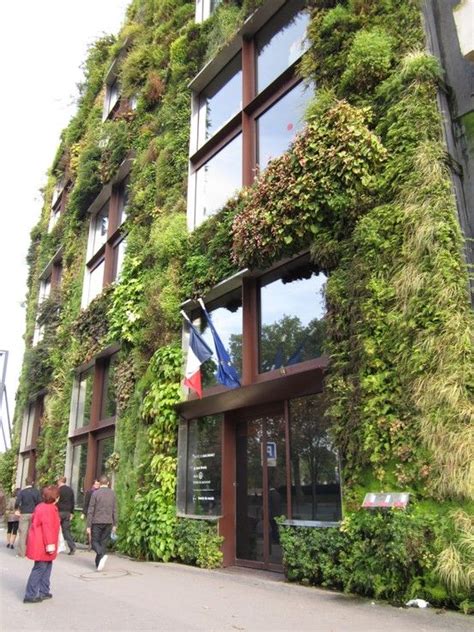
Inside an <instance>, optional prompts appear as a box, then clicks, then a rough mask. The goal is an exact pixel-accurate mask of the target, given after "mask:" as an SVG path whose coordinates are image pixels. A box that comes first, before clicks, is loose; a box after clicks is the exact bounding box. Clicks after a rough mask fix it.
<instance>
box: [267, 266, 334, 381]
mask: <svg viewBox="0 0 474 632" xmlns="http://www.w3.org/2000/svg"><path fill="white" fill-rule="evenodd" d="M325 282H326V277H325V275H324V274H322V273H321V274H315V273H313V272H312V271H311V269H310V268H309V267H308V266H302V267H297V268H294V269H291V268H290V269H285V270H284V271H282V270H280V269H278V270H276V271H275V272H272V273H270V274H268V275H266V276H264V277H263V278H262V280H261V283H260V330H259V337H260V360H259V367H260V372H265V371H272V370H275V369H279V368H281V367H285V366H291V365H294V364H297V363H299V362H304V361H305V360H310V359H311V358H316V357H318V356H321V355H322V353H323V347H324V341H325V320H324V316H325V311H326V310H325V303H324V295H323V291H324V286H325Z"/></svg>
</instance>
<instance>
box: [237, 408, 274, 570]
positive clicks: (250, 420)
mask: <svg viewBox="0 0 474 632" xmlns="http://www.w3.org/2000/svg"><path fill="white" fill-rule="evenodd" d="M242 417H243V418H241V419H240V420H238V421H237V424H236V562H237V563H238V564H240V565H245V566H255V567H259V568H264V569H271V570H280V569H281V568H282V551H281V547H280V543H279V537H278V526H277V523H276V520H275V518H276V517H277V516H280V515H281V514H282V513H286V494H285V493H284V492H285V479H286V447H285V422H284V416H283V414H282V410H281V406H273V408H270V409H267V411H265V412H264V413H263V414H262V413H260V414H259V415H258V416H252V415H251V414H250V416H245V415H243V416H242ZM282 492H283V494H282Z"/></svg>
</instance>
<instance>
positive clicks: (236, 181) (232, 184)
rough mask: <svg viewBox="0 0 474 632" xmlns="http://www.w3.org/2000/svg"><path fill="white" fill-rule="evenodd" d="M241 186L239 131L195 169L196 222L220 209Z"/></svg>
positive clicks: (240, 141)
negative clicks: (217, 151)
mask: <svg viewBox="0 0 474 632" xmlns="http://www.w3.org/2000/svg"><path fill="white" fill-rule="evenodd" d="M241 187H242V134H239V135H238V136H237V137H236V138H234V139H233V140H232V141H230V143H228V144H227V145H226V146H225V147H224V148H223V149H221V151H220V152H219V153H217V154H216V155H215V156H213V157H212V158H211V159H210V160H209V161H208V162H207V163H206V164H205V165H203V166H202V167H201V168H200V169H199V170H198V171H197V173H196V206H195V209H196V215H195V220H196V223H197V224H199V223H200V222H201V221H202V220H204V219H206V218H207V217H209V216H210V215H213V214H214V213H215V212H216V211H219V210H220V209H221V208H222V207H223V206H224V204H225V203H226V202H227V200H228V199H229V198H230V197H232V195H233V194H234V193H235V192H236V191H238V190H239V189H240V188H241Z"/></svg>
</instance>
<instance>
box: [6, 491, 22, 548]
mask: <svg viewBox="0 0 474 632" xmlns="http://www.w3.org/2000/svg"><path fill="white" fill-rule="evenodd" d="M19 493H20V488H19V487H17V488H16V489H15V492H14V493H13V496H10V498H9V499H8V500H7V507H6V517H7V549H14V548H15V540H16V535H17V533H18V522H19V517H18V516H17V514H16V510H15V502H16V499H17V496H18V494H19Z"/></svg>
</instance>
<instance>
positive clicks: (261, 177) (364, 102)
mask: <svg viewBox="0 0 474 632" xmlns="http://www.w3.org/2000/svg"><path fill="white" fill-rule="evenodd" d="M448 4H449V7H448ZM461 4H463V3H461ZM451 5H452V6H451ZM460 10H465V9H463V8H462V7H459V6H457V3H456V2H454V1H453V2H451V3H441V2H439V3H438V2H436V1H434V0H433V1H430V2H426V3H425V5H424V6H423V10H420V8H419V6H418V4H417V3H416V2H414V1H413V2H412V1H411V0H406V2H401V3H400V2H394V1H392V0H386V1H385V2H381V3H370V2H369V3H367V2H363V1H362V0H351V1H349V2H337V1H336V0H334V1H329V2H327V1H324V2H323V1H319V0H309V1H305V0H293V1H292V2H288V1H285V0H263V1H255V0H254V1H253V2H252V1H249V0H247V1H245V2H225V1H222V2H210V1H208V0H202V1H201V0H197V1H196V2H195V3H193V2H185V1H184V0H183V1H179V2H171V3H170V2H166V1H165V0H163V2H152V1H151V0H134V1H133V2H132V3H131V5H130V8H129V10H128V15H127V21H126V24H125V26H124V27H123V29H122V31H121V33H120V34H119V36H118V37H117V38H104V39H103V40H100V41H99V42H97V44H96V45H95V46H94V47H93V48H92V49H91V52H90V56H89V59H88V62H87V64H86V82H85V87H84V89H83V92H82V94H81V99H80V103H79V108H78V113H77V115H76V116H75V118H74V119H73V120H72V121H71V124H70V125H69V127H68V128H67V129H66V130H65V131H64V132H63V134H62V138H61V144H60V147H59V149H58V154H57V157H56V159H55V161H54V163H53V165H52V167H51V170H50V177H49V181H48V185H47V187H46V192H45V206H44V209H43V212H42V216H41V219H40V222H39V224H38V225H37V226H36V227H35V228H34V229H33V233H32V246H31V249H30V253H29V263H30V277H29V299H28V316H27V331H26V338H27V343H28V344H27V347H28V348H27V352H26V355H25V361H24V370H23V376H22V383H21V387H20V392H19V396H18V405H17V411H16V434H17V443H16V448H17V452H18V458H17V467H16V472H15V477H16V484H17V485H18V486H22V485H23V484H24V480H25V478H26V477H27V476H28V475H29V476H34V477H36V478H37V479H38V480H39V481H40V482H44V483H46V482H47V481H50V480H52V479H54V478H56V477H57V476H59V475H61V474H63V473H64V474H65V475H66V476H67V477H68V479H69V481H70V482H71V485H72V487H73V489H74V490H75V493H76V502H77V505H78V508H80V507H81V503H82V501H83V498H84V493H85V490H87V489H88V488H89V487H90V486H91V484H92V482H93V480H94V478H95V477H96V476H99V475H100V474H101V473H103V472H107V473H109V474H111V475H112V478H113V481H114V486H115V487H116V489H117V493H118V495H119V501H120V503H119V504H120V511H121V524H122V536H121V538H120V539H119V542H120V545H119V546H120V547H121V548H122V550H123V551H125V552H127V553H129V554H132V555H136V556H138V557H142V558H146V559H165V560H167V559H180V560H182V561H185V562H193V563H198V564H200V565H204V566H206V565H207V566H212V565H215V564H219V563H223V564H224V565H235V564H236V565H242V566H247V567H252V568H260V569H266V570H276V571H283V570H285V572H286V573H287V574H288V576H289V577H290V578H295V579H305V580H308V581H312V582H315V583H324V584H325V585H333V586H335V587H338V588H344V589H347V590H354V591H356V592H357V591H358V592H364V590H365V589H362V588H361V587H360V585H357V582H356V583H354V581H355V580H354V579H353V575H351V569H350V568H349V567H350V566H351V565H352V566H353V567H354V568H355V567H356V566H357V563H358V562H357V560H356V559H353V558H351V556H352V555H355V553H354V551H356V550H357V547H358V546H359V545H360V543H361V542H363V541H364V537H363V536H362V535H361V534H362V533H363V532H364V529H369V530H370V529H376V528H378V527H377V526H376V525H377V524H378V522H377V521H382V523H383V525H384V526H383V528H382V529H381V530H380V529H379V530H378V531H377V533H381V532H383V533H384V534H385V535H386V543H387V542H393V534H392V531H391V529H394V531H393V533H394V532H395V530H396V525H399V528H400V530H401V531H400V532H402V533H403V537H404V538H405V540H404V542H403V544H401V545H400V546H401V548H403V550H404V553H403V555H408V553H407V546H406V545H407V543H408V542H409V541H410V540H412V539H413V537H414V535H413V534H414V533H416V534H417V537H418V536H419V534H420V533H422V532H423V533H424V534H425V536H426V537H424V541H426V547H428V549H427V550H429V554H430V555H431V556H432V557H431V558H430V559H431V562H430V564H431V566H429V565H426V566H423V564H425V563H424V562H422V561H421V558H422V557H423V555H422V554H423V551H421V549H420V551H418V552H416V551H413V552H411V553H409V555H411V557H409V559H408V558H407V561H406V564H405V567H409V568H411V569H413V570H411V571H407V573H406V574H405V575H403V573H402V575H403V577H401V576H400V578H399V583H398V584H397V585H396V586H395V587H393V586H392V587H391V588H390V590H388V589H387V592H386V593H384V592H383V590H381V591H379V592H377V590H378V589H377V585H376V584H377V580H376V579H375V580H374V577H376V576H377V573H378V572H379V573H381V574H382V575H383V573H384V572H387V573H390V572H392V575H393V574H394V575H395V576H397V577H398V575H397V573H399V574H400V573H401V571H399V570H394V569H393V568H390V565H388V567H387V564H386V562H384V561H383V560H382V559H379V558H377V555H375V554H374V555H375V557H376V558H377V560H378V562H377V563H380V569H379V570H378V571H377V573H376V572H375V571H370V570H369V569H368V570H366V571H365V572H366V573H367V575H368V577H367V582H366V583H367V585H370V586H372V587H371V588H367V590H365V592H366V594H377V595H381V596H388V597H390V598H401V597H402V595H405V594H407V591H409V590H410V586H412V585H415V581H416V580H419V582H420V581H421V582H422V586H423V588H422V590H424V591H425V593H424V594H426V595H427V596H429V597H430V599H431V600H433V599H435V600H436V599H437V600H438V602H439V603H451V604H453V603H455V604H456V605H459V604H464V603H465V602H466V597H465V595H466V594H467V592H469V586H468V582H469V581H470V580H469V579H468V577H469V574H468V572H467V570H466V568H467V567H466V564H467V565H469V560H464V561H462V562H461V561H460V562H459V564H460V569H461V570H460V573H459V576H460V577H463V578H464V579H463V580H462V581H461V582H458V585H456V586H455V587H454V585H453V584H450V583H449V580H447V579H446V576H445V575H443V573H445V570H444V567H443V564H442V561H443V559H444V558H443V555H445V551H446V550H448V548H449V546H454V547H455V546H460V545H459V544H457V543H458V542H460V541H461V539H462V537H463V533H465V528H467V527H463V526H462V525H461V526H459V523H457V522H456V520H455V519H454V518H452V516H451V517H446V516H448V513H447V509H446V508H447V507H448V505H449V507H452V508H457V509H458V511H459V512H461V513H462V515H468V514H469V511H470V510H472V489H473V474H472V466H471V465H470V463H472V461H473V459H472V458H471V457H472V410H473V404H472V392H471V390H470V384H471V385H472V382H471V381H470V380H471V378H470V377H469V376H470V375H472V368H473V363H472V345H471V342H470V338H469V332H471V333H472V329H471V328H472V311H471V308H470V300H472V293H471V294H470V285H469V274H468V271H469V269H470V266H471V265H472V263H473V255H472V252H473V251H472V243H471V242H472V238H473V237H474V234H473V227H474V220H473V217H474V209H473V205H474V201H473V196H472V182H473V155H472V125H471V119H472V116H473V108H472V101H471V102H469V98H468V95H467V92H468V91H467V88H466V86H467V85H468V82H469V81H471V82H472V78H473V66H472V62H471V61H470V58H469V55H470V54H471V53H470V52H469V50H467V49H466V45H465V44H464V43H463V42H464V41H465V39H466V36H465V34H464V33H462V34H461V32H460V34H459V37H458V35H457V33H458V31H457V29H456V24H457V23H462V20H461V21H460V20H459V16H458V14H457V13H456V12H457V11H460ZM471 34H472V33H471ZM455 38H456V39H455ZM454 41H456V42H457V44H456V45H455V44H454V43H453V42H454ZM466 50H467V52H466ZM471 99H472V95H471ZM199 299H202V300H203V301H204V304H205V305H206V308H207V310H208V312H209V314H210V316H211V318H212V322H213V324H214V327H215V329H216V331H217V332H218V334H219V335H220V337H221V339H222V342H223V343H224V346H225V347H226V349H227V350H228V352H229V356H230V361H231V362H232V365H233V366H234V367H235V369H236V370H237V372H238V374H239V376H240V386H239V387H237V388H229V387H227V386H225V385H223V384H222V383H220V382H219V380H218V379H217V378H216V370H217V368H218V365H219V358H218V355H217V351H216V350H215V349H214V340H213V336H212V331H211V329H210V327H209V325H208V323H207V321H206V318H205V314H204V312H203V310H202V307H201V304H200V302H199ZM180 312H184V314H185V316H186V320H184V321H183V320H182V318H181V315H180ZM188 321H189V322H191V323H193V325H194V327H195V328H196V329H197V330H198V331H199V332H200V334H201V335H202V337H203V339H204V341H205V342H206V343H207V344H208V345H209V347H210V348H211V350H213V355H212V357H211V358H210V359H208V360H207V361H206V362H205V363H204V364H203V365H202V366H201V373H202V380H203V396H202V398H200V397H197V396H196V395H195V394H193V393H192V392H189V391H187V390H186V389H184V388H183V387H182V386H181V379H182V375H183V363H184V359H185V357H186V354H187V353H188V346H189V345H188V343H189V333H190V331H189V325H188V324H187V323H188ZM368 492H374V493H375V492H386V493H387V494H388V493H389V492H390V493H395V492H404V493H409V494H411V501H410V504H411V508H410V509H409V510H406V511H405V512H404V513H403V512H400V511H399V512H396V511H392V510H388V511H386V513H377V512H372V513H370V511H368V510H367V509H361V504H362V500H363V498H364V495H365V494H366V493H368ZM470 503H471V504H470ZM150 515H153V516H155V517H156V518H155V519H153V520H151V525H150V529H149V530H148V531H147V532H146V533H143V532H142V530H141V529H140V527H139V524H141V522H142V520H143V516H150ZM440 515H443V516H445V518H443V520H445V523H443V524H445V526H446V529H449V530H451V531H450V532H452V533H453V534H456V535H453V537H452V539H451V540H444V541H442V539H441V540H440V534H439V533H438V532H436V530H435V528H434V527H433V521H434V520H435V517H436V518H439V516H440ZM78 521H79V518H78V519H77V522H78ZM366 522H367V524H366ZM463 524H464V525H465V524H466V522H464V523H463ZM80 528H81V525H80V524H79V523H78V524H77V529H78V530H80ZM417 529H418V531H417ZM463 529H464V531H463ZM428 533H429V536H427V535H426V534H428ZM347 534H350V535H347ZM391 534H392V535H391ZM456 538H458V539H457V540H456ZM336 540H337V542H339V544H338V545H337V547H339V548H337V547H336V548H334V549H332V550H331V551H332V552H328V551H329V549H330V543H331V542H332V543H334V542H336ZM190 542H191V543H192V545H191V546H190V545H189V543H190ZM199 542H200V543H201V545H199ZM295 542H296V545H295ZM315 542H317V547H316V549H313V553H308V555H309V557H310V558H311V559H313V561H314V564H315V570H314V573H313V575H312V576H311V577H307V576H305V572H306V571H305V570H304V568H303V567H304V564H303V562H302V560H300V559H299V557H298V555H297V554H296V553H295V551H296V550H297V549H300V551H303V550H306V549H305V547H308V549H307V550H308V551H310V550H311V546H313V547H314V546H316V545H315ZM440 542H441V544H440ZM310 543H312V544H310ZM386 543H385V544H386ZM295 546H296V548H295ZM331 546H332V544H331ZM200 547H201V548H200ZM292 547H293V548H292ZM318 547H320V548H319V549H318ZM325 547H326V548H325ZM328 547H329V548H328ZM345 547H347V549H346V548H345ZM437 547H438V548H437ZM382 548H383V547H382ZM408 548H409V547H408ZM193 549H194V552H193ZM323 549H324V554H325V555H327V556H328V559H330V560H331V568H334V569H336V571H334V572H333V571H331V572H329V571H328V567H327V566H325V567H324V568H323V569H322V568H320V567H318V564H320V563H321V562H320V561H318V560H319V557H318V555H319V553H321V551H322V550H323ZM336 549H337V550H336ZM343 549H344V550H347V555H346V557H345V558H344V556H342V557H338V555H339V553H340V551H341V550H343ZM196 551H201V553H196ZM203 551H205V552H203ZM315 551H318V552H319V553H318V555H316V553H315ZM338 552H339V553H338ZM361 557H363V556H361ZM344 559H345V560H346V561H344ZM348 559H351V560H352V561H351V562H348V561H347V560H348ZM423 559H425V558H423ZM359 562H360V560H359ZM345 564H346V566H345ZM404 572H405V571H404ZM410 573H411V574H410ZM433 573H434V574H433ZM463 573H464V574H463ZM370 576H372V577H370ZM380 576H381V575H380ZM420 577H421V578H422V579H420ZM433 577H435V579H434V580H433V579H432V578H433ZM466 578H467V579H466ZM397 581H398V580H397ZM371 582H372V584H371ZM374 582H375V583H374ZM430 582H431V583H430ZM433 582H434V583H433ZM443 582H444V583H443ZM463 582H464V583H463ZM417 585H418V584H417ZM440 587H441V588H440ZM436 590H438V593H436ZM440 590H441V591H442V593H441V592H439V591H440ZM390 591H391V592H390ZM436 594H437V595H438V597H436V596H435V595H436ZM439 595H441V596H439ZM417 596H420V595H419V594H418V595H417ZM463 607H464V608H465V609H466V606H463Z"/></svg>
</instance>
